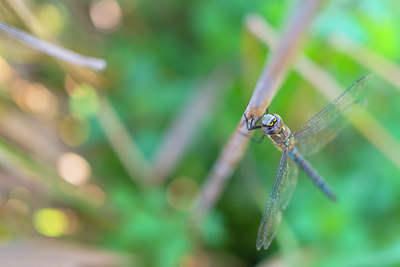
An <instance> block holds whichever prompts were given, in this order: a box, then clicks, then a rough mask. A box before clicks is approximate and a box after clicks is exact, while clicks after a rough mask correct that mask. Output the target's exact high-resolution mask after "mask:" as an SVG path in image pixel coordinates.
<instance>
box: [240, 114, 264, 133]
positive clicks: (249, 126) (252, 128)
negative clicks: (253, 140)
mask: <svg viewBox="0 0 400 267" xmlns="http://www.w3.org/2000/svg"><path fill="white" fill-rule="evenodd" d="M243 116H244V118H245V119H246V127H247V130H249V131H251V130H256V129H260V128H261V126H260V125H253V121H254V118H251V121H250V125H249V119H248V118H247V117H246V114H243ZM257 122H258V120H257ZM257 122H256V124H257Z"/></svg>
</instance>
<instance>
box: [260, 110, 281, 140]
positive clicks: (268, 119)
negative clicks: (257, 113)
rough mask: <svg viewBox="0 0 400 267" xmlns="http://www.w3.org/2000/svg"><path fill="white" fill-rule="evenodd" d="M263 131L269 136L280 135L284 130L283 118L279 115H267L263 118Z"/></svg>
mask: <svg viewBox="0 0 400 267" xmlns="http://www.w3.org/2000/svg"><path fill="white" fill-rule="evenodd" d="M261 124H262V129H263V131H264V132H265V133H266V134H268V135H273V134H276V133H278V132H279V131H280V130H281V129H282V125H283V122H282V118H281V117H280V116H279V115H278V114H266V115H264V116H262V118H261Z"/></svg>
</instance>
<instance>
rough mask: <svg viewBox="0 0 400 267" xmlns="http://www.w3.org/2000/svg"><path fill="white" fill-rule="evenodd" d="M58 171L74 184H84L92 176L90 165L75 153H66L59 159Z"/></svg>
mask: <svg viewBox="0 0 400 267" xmlns="http://www.w3.org/2000/svg"><path fill="white" fill-rule="evenodd" d="M57 171H58V173H59V175H60V176H61V177H62V178H63V179H64V180H65V181H67V182H69V183H71V184H73V185H83V184H85V183H86V182H87V181H88V180H89V177H90V173H91V170H90V165H89V163H88V162H87V161H86V160H85V159H84V158H83V157H81V156H79V155H78V154H75V153H64V154H62V155H61V157H60V158H59V159H58V161H57Z"/></svg>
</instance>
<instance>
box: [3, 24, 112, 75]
mask: <svg viewBox="0 0 400 267" xmlns="http://www.w3.org/2000/svg"><path fill="white" fill-rule="evenodd" d="M0 32H3V33H5V34H7V35H8V36H10V37H12V38H14V39H16V40H18V41H20V42H22V43H24V44H26V45H28V46H30V47H32V48H34V49H36V50H39V51H41V52H43V53H45V54H47V55H49V56H52V57H56V58H59V59H61V60H63V61H66V62H69V63H72V64H75V65H80V66H84V67H88V68H91V69H92V70H95V71H101V70H104V69H105V68H106V65H107V63H106V61H105V60H104V59H101V58H93V57H86V56H83V55H80V54H78V53H75V52H73V51H70V50H68V49H65V48H63V47H60V46H57V45H54V44H52V43H49V42H47V41H45V40H42V39H39V38H37V37H35V36H33V35H30V34H29V33H26V32H24V31H22V30H20V29H17V28H15V27H13V26H11V25H8V24H7V23H5V22H2V21H0Z"/></svg>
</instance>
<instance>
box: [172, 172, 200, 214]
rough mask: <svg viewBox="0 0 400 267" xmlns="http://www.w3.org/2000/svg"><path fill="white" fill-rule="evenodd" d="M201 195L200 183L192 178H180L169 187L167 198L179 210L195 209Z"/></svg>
mask: <svg viewBox="0 0 400 267" xmlns="http://www.w3.org/2000/svg"><path fill="white" fill-rule="evenodd" d="M199 195H200V187H199V185H198V184H197V183H196V182H195V181H194V180H193V179H190V178H178V179H175V180H174V181H172V183H171V184H170V185H169V186H168V189H167V200H168V203H169V204H170V206H171V207H173V208H174V209H176V210H179V211H189V210H191V209H193V208H194V207H195V205H196V203H197V201H198V198H199Z"/></svg>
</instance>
